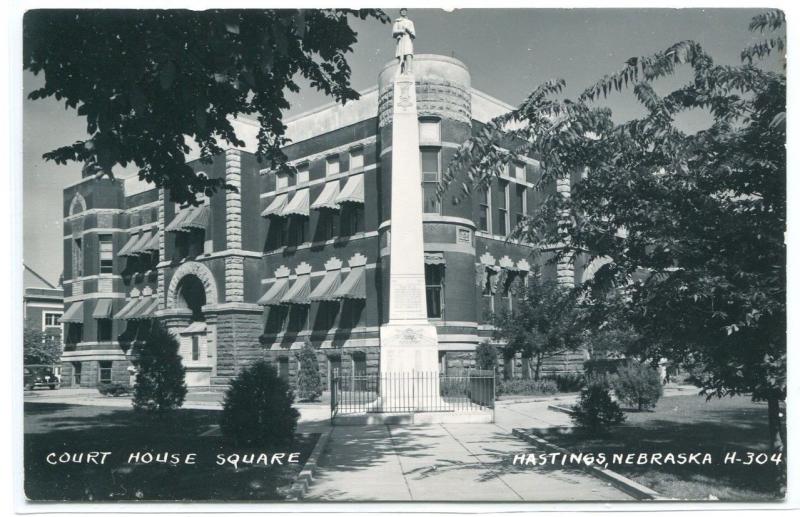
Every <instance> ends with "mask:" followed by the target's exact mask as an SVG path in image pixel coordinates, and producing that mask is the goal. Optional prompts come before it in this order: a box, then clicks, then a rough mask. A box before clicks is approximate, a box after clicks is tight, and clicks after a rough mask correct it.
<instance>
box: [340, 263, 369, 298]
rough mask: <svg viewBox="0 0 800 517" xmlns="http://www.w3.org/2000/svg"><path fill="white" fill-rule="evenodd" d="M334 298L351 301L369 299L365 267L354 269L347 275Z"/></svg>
mask: <svg viewBox="0 0 800 517" xmlns="http://www.w3.org/2000/svg"><path fill="white" fill-rule="evenodd" d="M333 296H334V298H347V299H351V300H366V299H367V278H366V269H365V268H364V267H363V266H360V267H354V268H353V269H351V270H350V272H349V273H348V274H347V278H345V279H344V282H342V285H340V286H339V288H338V289H337V290H336V292H335V293H334V295H333Z"/></svg>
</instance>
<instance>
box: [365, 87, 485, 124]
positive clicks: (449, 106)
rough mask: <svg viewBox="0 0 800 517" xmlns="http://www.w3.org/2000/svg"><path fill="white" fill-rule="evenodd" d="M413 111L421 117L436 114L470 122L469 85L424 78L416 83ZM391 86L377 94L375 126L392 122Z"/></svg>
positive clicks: (470, 95)
mask: <svg viewBox="0 0 800 517" xmlns="http://www.w3.org/2000/svg"><path fill="white" fill-rule="evenodd" d="M415 90H416V91H415V93H416V98H417V101H416V104H417V113H418V114H419V116H422V117H438V118H443V119H450V120H455V121H456V122H462V123H464V124H467V125H472V93H471V92H470V88H469V87H468V86H465V85H463V84H458V83H455V82H452V81H447V80H441V79H439V80H437V79H434V78H431V77H426V78H424V79H422V80H420V81H418V82H417V83H416V88H415ZM393 106H394V88H386V90H384V91H383V92H381V93H380V94H379V96H378V125H379V127H385V126H388V125H389V124H391V123H392V111H393V110H392V107H393Z"/></svg>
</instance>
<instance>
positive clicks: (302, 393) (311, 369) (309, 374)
mask: <svg viewBox="0 0 800 517" xmlns="http://www.w3.org/2000/svg"><path fill="white" fill-rule="evenodd" d="M297 361H298V363H300V370H299V371H298V372H297V395H298V396H299V397H300V400H308V401H314V400H317V399H318V398H319V397H320V395H322V378H321V377H320V374H319V361H318V360H317V351H316V350H315V349H314V345H312V344H311V342H310V341H308V340H306V342H305V344H304V345H303V348H302V350H300V353H298V354H297Z"/></svg>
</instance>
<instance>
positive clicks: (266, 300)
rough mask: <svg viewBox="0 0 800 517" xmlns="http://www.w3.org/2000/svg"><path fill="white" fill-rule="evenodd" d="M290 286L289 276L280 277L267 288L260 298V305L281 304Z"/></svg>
mask: <svg viewBox="0 0 800 517" xmlns="http://www.w3.org/2000/svg"><path fill="white" fill-rule="evenodd" d="M288 288H289V278H288V277H287V278H279V279H277V280H275V283H273V284H272V286H270V288H269V289H267V292H266V293H265V294H264V296H262V297H261V299H259V300H258V304H259V305H279V304H280V303H281V299H282V298H283V295H284V294H286V290H287V289H288Z"/></svg>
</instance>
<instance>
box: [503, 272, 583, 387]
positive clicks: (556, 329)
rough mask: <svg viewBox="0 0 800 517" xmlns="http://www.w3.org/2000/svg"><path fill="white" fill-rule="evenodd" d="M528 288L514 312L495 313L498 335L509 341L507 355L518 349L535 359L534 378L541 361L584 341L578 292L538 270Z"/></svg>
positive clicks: (522, 291)
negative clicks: (548, 277) (547, 278)
mask: <svg viewBox="0 0 800 517" xmlns="http://www.w3.org/2000/svg"><path fill="white" fill-rule="evenodd" d="M529 276H530V278H529V281H528V288H527V289H522V290H521V292H520V294H522V296H521V297H520V300H519V304H517V307H516V309H515V310H514V311H513V312H509V311H503V312H500V313H499V314H497V315H495V317H494V318H493V324H494V326H495V329H496V330H495V338H497V339H502V340H504V341H505V342H506V343H507V344H506V346H505V348H504V350H503V353H504V354H505V356H506V357H511V356H513V355H514V354H516V353H517V352H520V353H521V354H522V357H524V358H530V359H533V362H534V372H533V378H534V380H539V375H540V373H541V368H542V362H543V361H544V360H545V359H546V358H548V357H553V356H556V355H559V354H562V353H564V352H567V351H570V350H575V349H577V348H579V347H580V346H581V345H582V344H583V339H582V330H583V327H582V325H583V324H582V318H581V314H580V310H579V307H578V301H577V299H576V298H575V293H574V292H573V291H572V290H571V289H568V288H565V287H564V286H561V285H559V284H558V282H556V281H545V280H543V279H542V277H541V275H539V274H538V272H537V271H533V272H531V273H530V275H529Z"/></svg>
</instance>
